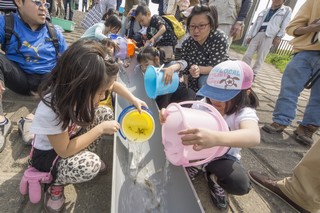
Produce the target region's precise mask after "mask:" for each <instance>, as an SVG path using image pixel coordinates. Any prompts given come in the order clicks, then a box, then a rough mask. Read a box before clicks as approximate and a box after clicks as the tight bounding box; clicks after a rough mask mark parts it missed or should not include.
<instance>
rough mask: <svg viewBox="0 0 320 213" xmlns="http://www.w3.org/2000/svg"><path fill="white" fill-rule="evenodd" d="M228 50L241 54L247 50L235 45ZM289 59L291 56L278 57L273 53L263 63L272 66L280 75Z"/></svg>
mask: <svg viewBox="0 0 320 213" xmlns="http://www.w3.org/2000/svg"><path fill="white" fill-rule="evenodd" d="M230 48H231V49H233V50H234V51H236V52H237V53H241V54H244V53H245V52H246V49H247V48H246V47H244V46H241V45H236V44H232V45H231V46H230ZM291 58H292V56H291V55H278V54H275V53H270V54H268V55H267V58H266V61H265V62H266V63H268V64H273V65H274V66H275V67H276V68H277V69H279V70H280V72H281V73H283V71H284V69H285V68H286V66H287V64H288V62H289V61H290V60H291Z"/></svg>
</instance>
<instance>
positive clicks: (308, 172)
mask: <svg viewBox="0 0 320 213" xmlns="http://www.w3.org/2000/svg"><path fill="white" fill-rule="evenodd" d="M318 9H319V8H318ZM319 149H320V140H319V141H318V142H317V143H315V144H314V145H313V146H312V147H311V149H310V150H309V151H308V152H307V154H306V155H305V156H304V157H303V158H302V160H301V161H300V162H299V163H298V165H297V166H296V167H295V168H294V170H293V175H292V176H291V177H286V178H284V179H282V180H279V181H276V180H274V179H273V178H270V177H268V176H266V175H263V174H260V173H259V172H255V171H250V172H249V177H250V179H251V180H252V181H253V182H254V183H256V184H258V185H260V186H261V187H263V188H265V189H267V190H269V191H270V192H272V193H274V194H275V195H277V196H278V197H279V198H281V199H282V200H283V201H285V202H286V203H288V204H289V205H291V206H292V207H294V208H295V209H297V210H298V211H299V212H303V213H304V212H319V211H320V182H319V176H320V155H319Z"/></svg>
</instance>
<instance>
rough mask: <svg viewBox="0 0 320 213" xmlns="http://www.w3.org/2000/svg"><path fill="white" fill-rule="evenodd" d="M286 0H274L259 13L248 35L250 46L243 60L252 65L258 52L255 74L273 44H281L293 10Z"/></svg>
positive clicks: (254, 68) (254, 67)
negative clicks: (286, 4)
mask: <svg viewBox="0 0 320 213" xmlns="http://www.w3.org/2000/svg"><path fill="white" fill-rule="evenodd" d="M284 2H285V0H272V4H271V7H269V8H267V9H265V10H263V11H262V12H260V13H259V15H258V17H257V20H256V21H255V22H254V23H253V25H252V27H251V29H250V31H249V34H248V36H247V40H246V42H247V44H248V45H249V46H248V48H247V51H246V53H245V54H244V56H243V59H242V60H243V61H244V62H246V63H247V64H248V65H249V66H251V60H252V58H253V55H254V53H255V52H257V58H256V62H255V64H254V66H253V68H252V69H253V72H254V74H255V75H257V74H258V72H259V70H260V67H261V65H262V64H263V62H264V60H265V58H266V57H267V55H268V53H269V51H270V48H271V46H272V45H274V46H277V45H279V43H280V42H281V38H282V37H283V36H284V35H285V28H286V26H287V25H288V23H289V21H290V18H291V13H292V10H291V8H290V7H288V6H285V5H284Z"/></svg>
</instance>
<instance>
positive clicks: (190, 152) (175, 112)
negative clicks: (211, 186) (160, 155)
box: [162, 101, 230, 167]
mask: <svg viewBox="0 0 320 213" xmlns="http://www.w3.org/2000/svg"><path fill="white" fill-rule="evenodd" d="M186 104H198V105H200V107H201V109H192V108H185V107H182V106H181V105H186ZM202 109H204V110H202ZM166 113H167V118H166V122H165V123H164V124H163V125H162V143H163V145H164V152H165V155H166V157H167V159H168V160H169V161H170V163H172V164H173V165H176V166H185V167H186V166H196V165H201V164H204V163H207V162H209V161H211V160H213V159H214V158H217V157H221V156H222V155H224V154H225V153H227V152H228V150H229V149H230V148H229V147H223V146H216V147H212V148H208V149H203V150H200V151H195V150H194V149H193V146H192V145H189V146H185V145H183V144H182V143H181V136H180V135H178V134H177V133H178V132H179V131H181V130H184V129H187V128H208V129H211V130H215V131H229V128H228V125H227V123H226V122H225V120H224V119H223V117H222V116H221V114H220V113H219V112H218V111H217V110H216V109H215V108H214V107H213V106H211V105H209V104H206V103H203V102H199V101H185V102H181V103H179V104H177V103H171V104H169V105H168V107H167V109H166Z"/></svg>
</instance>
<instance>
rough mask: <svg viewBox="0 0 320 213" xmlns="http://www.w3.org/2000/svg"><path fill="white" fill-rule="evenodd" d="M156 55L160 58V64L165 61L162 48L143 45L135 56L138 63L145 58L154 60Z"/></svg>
mask: <svg viewBox="0 0 320 213" xmlns="http://www.w3.org/2000/svg"><path fill="white" fill-rule="evenodd" d="M157 56H158V57H159V59H160V64H162V63H164V62H165V52H164V51H163V50H162V49H158V48H155V47H143V48H142V49H141V50H140V52H139V54H138V56H137V61H138V63H139V64H140V63H141V62H143V61H146V60H151V61H154V60H155V57H157Z"/></svg>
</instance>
